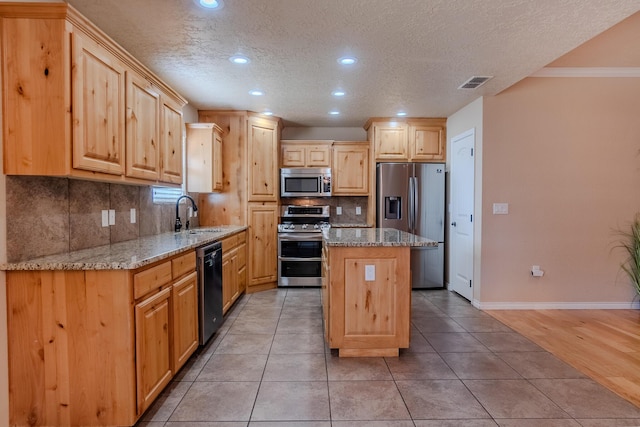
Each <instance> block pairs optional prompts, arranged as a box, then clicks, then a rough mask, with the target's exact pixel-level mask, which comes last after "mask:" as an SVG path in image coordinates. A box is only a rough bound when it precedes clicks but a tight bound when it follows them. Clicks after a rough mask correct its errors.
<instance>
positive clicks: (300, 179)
mask: <svg viewBox="0 0 640 427" xmlns="http://www.w3.org/2000/svg"><path fill="white" fill-rule="evenodd" d="M280 196H281V197H330V196H331V168H286V169H285V168H283V169H280Z"/></svg>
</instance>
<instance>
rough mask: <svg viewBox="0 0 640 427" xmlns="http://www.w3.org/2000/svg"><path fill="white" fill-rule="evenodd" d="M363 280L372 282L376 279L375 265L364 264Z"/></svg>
mask: <svg viewBox="0 0 640 427" xmlns="http://www.w3.org/2000/svg"><path fill="white" fill-rule="evenodd" d="M364 280H365V282H374V281H375V280H376V266H375V265H365V266H364Z"/></svg>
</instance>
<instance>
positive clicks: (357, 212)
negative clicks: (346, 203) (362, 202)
mask: <svg viewBox="0 0 640 427" xmlns="http://www.w3.org/2000/svg"><path fill="white" fill-rule="evenodd" d="M356 215H362V208H361V207H360V206H356Z"/></svg>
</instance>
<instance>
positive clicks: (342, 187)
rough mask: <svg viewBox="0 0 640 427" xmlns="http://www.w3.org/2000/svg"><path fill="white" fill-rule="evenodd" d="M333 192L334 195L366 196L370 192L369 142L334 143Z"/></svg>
mask: <svg viewBox="0 0 640 427" xmlns="http://www.w3.org/2000/svg"><path fill="white" fill-rule="evenodd" d="M332 155H333V169H332V171H331V180H332V182H331V192H332V195H334V196H366V195H368V194H369V143H368V142H366V141H364V142H340V141H336V142H334V143H333V149H332Z"/></svg>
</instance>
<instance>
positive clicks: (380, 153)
mask: <svg viewBox="0 0 640 427" xmlns="http://www.w3.org/2000/svg"><path fill="white" fill-rule="evenodd" d="M365 129H366V130H367V132H368V135H369V141H370V142H371V145H372V147H373V151H374V153H373V155H374V158H375V160H376V161H396V162H431V161H433V162H443V161H445V160H446V152H445V148H446V119H444V118H411V119H390V118H374V119H370V120H369V121H368V122H367V124H366V125H365Z"/></svg>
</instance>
